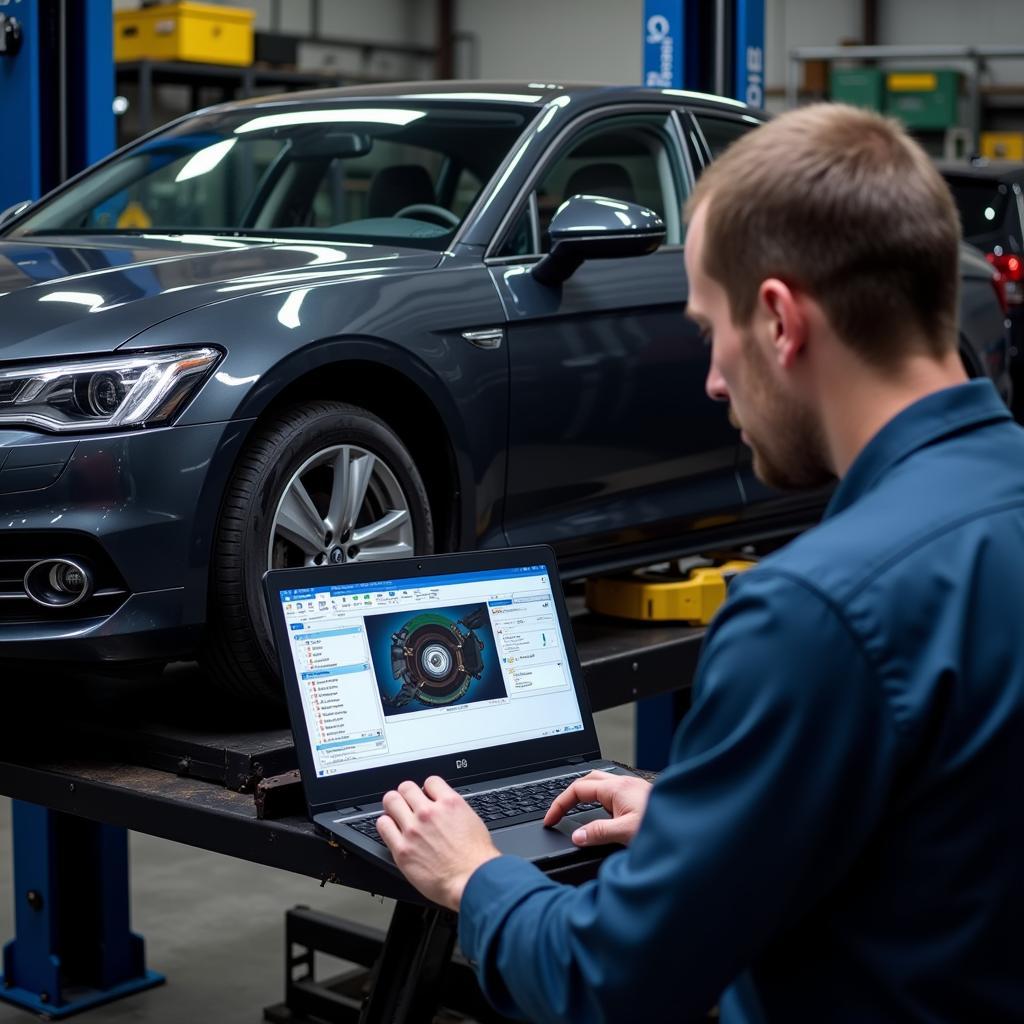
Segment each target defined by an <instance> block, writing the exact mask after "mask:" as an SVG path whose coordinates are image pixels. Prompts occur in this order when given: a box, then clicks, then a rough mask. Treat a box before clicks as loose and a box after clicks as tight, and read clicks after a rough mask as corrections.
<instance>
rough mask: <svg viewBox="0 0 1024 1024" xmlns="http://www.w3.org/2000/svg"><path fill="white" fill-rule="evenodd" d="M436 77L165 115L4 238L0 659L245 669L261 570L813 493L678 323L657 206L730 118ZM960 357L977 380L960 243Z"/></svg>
mask: <svg viewBox="0 0 1024 1024" xmlns="http://www.w3.org/2000/svg"><path fill="white" fill-rule="evenodd" d="M758 118H759V115H758V114H757V113H756V112H754V111H751V110H748V109H747V108H745V107H744V106H743V105H741V104H737V103H734V102H730V101H717V100H714V99H712V98H710V97H704V96H700V95H695V94H690V93H685V92H680V91H674V90H648V89H638V88H598V87H572V86H564V87H563V86H554V85H545V84H521V85H514V86H510V85H493V84H481V83H442V84H439V83H432V84H423V83H416V84H415V85H404V86H400V85H399V86H388V87H378V88H364V89H356V90H352V89H342V90H336V91H330V92H319V93H307V94H300V95H290V96H285V97H277V98H270V99H262V100H259V101H255V102H245V103H237V104H230V105H226V106H222V107H216V108H213V109H211V110H207V111H203V112H200V113H198V114H195V115H192V116H190V117H187V118H184V119H182V120H180V121H178V122H175V123H174V124H172V125H170V126H169V127H168V128H166V129H163V130H161V131H159V132H157V133H154V134H152V135H150V136H147V137H146V138H144V139H142V140H140V141H139V142H137V143H135V144H133V145H132V146H130V147H128V148H126V149H124V150H122V151H121V152H119V153H117V154H115V155H114V156H112V157H111V158H110V159H108V160H106V161H104V162H102V163H100V164H98V165H96V166H95V167H93V168H92V169H90V170H89V171H88V172H86V173H85V174H83V175H80V176H79V177H78V178H76V179H75V180H73V181H72V182H70V183H69V184H68V185H66V186H64V187H62V188H61V189H59V190H57V191H56V192H54V193H52V194H51V195H49V196H47V197H45V198H44V199H43V200H41V201H40V202H38V203H36V204H34V205H33V206H31V207H29V208H27V209H22V210H16V211H13V212H12V213H11V214H10V215H9V216H8V219H7V221H6V223H5V224H4V226H3V228H2V230H0V234H2V235H3V237H2V239H0V360H2V361H0V524H2V525H3V527H4V529H3V531H2V532H0V657H10V658H20V659H25V658H39V659H53V660H59V661H65V660H81V659H88V660H93V661H105V662H109V663H113V662H118V663H125V662H135V661H139V660H156V659H170V658H177V657H184V656H190V655H194V654H199V655H200V656H201V657H202V658H203V660H204V661H205V663H206V664H207V666H208V667H210V668H211V669H212V670H213V672H212V674H213V675H214V676H215V677H216V678H217V679H218V680H219V681H220V682H221V683H222V684H223V685H225V686H227V687H228V688H230V689H232V690H233V691H234V692H236V693H239V694H252V695H269V694H272V693H273V692H275V689H276V680H275V672H274V657H273V651H272V648H271V644H270V639H269V636H268V633H267V630H266V627H265V619H264V611H263V606H262V602H261V595H260V589H259V583H260V578H261V576H262V574H263V572H264V571H265V570H266V569H267V568H268V567H270V566H277V567H280V566H297V565H320V564H324V563H328V562H330V563H341V562H348V561H361V560H364V559H381V558H392V557H398V556H402V555H407V554H409V553H411V552H427V551H431V550H438V549H455V548H465V547H472V546H480V547H493V546H501V545H506V544H519V543H533V542H537V541H545V542H549V543H552V544H553V545H554V546H555V548H556V550H557V551H558V554H559V558H560V560H561V564H562V566H563V568H564V570H565V571H566V572H567V573H568V574H571V575H581V574H584V573H587V572H592V571H595V570H597V569H604V568H608V567H612V566H622V565H627V564H637V563H644V562H651V561H654V560H658V559H662V558H666V557H668V556H670V555H674V554H678V553H682V552H685V551H693V550H697V549H701V548H705V547H707V546H708V545H712V544H716V545H724V544H729V543H733V542H736V541H738V540H746V539H750V538H752V537H755V536H764V535H769V534H777V533H780V532H784V531H788V532H792V531H794V530H796V529H798V528H799V527H801V526H804V525H807V524H808V523H809V522H811V521H812V520H813V518H814V517H815V516H816V514H817V512H818V511H819V510H820V506H821V495H812V496H803V497H799V498H782V497H780V496H778V495H775V494H771V493H770V492H767V491H766V490H765V489H763V488H760V487H759V486H758V485H756V483H755V482H754V481H753V478H752V476H751V474H750V471H749V462H748V461H747V460H746V459H745V454H744V451H743V450H742V448H741V446H740V444H739V440H738V437H737V434H736V432H735V431H734V430H733V429H732V428H731V427H730V426H729V424H728V422H727V418H726V410H725V409H724V408H723V407H721V406H716V405H715V404H713V403H712V402H710V401H708V399H707V398H706V397H705V395H704V390H703V381H704V375H705V372H706V353H705V351H704V349H703V346H702V344H701V342H700V340H699V338H698V336H697V333H696V329H695V328H694V327H692V326H691V325H689V324H688V322H687V321H686V320H684V318H683V316H682V313H683V308H684V305H685V302H686V280H685V274H684V269H683V259H682V243H683V235H684V225H683V223H682V221H681V213H680V211H681V208H682V205H683V202H684V200H685V197H686V195H687V192H688V190H689V189H690V188H691V186H692V183H693V181H694V179H695V177H696V176H697V175H698V174H699V173H700V171H701V169H702V168H703V167H704V166H705V165H706V164H707V163H708V162H709V161H710V160H711V159H712V158H713V156H714V155H715V153H716V152H717V151H718V150H719V149H720V148H721V147H722V146H724V145H726V144H728V142H729V141H731V140H732V139H734V138H736V137H737V136H738V135H740V134H742V133H743V132H745V131H748V130H749V129H750V128H752V127H754V126H755V125H756V124H758V123H759V120H758ZM963 277H964V288H963V296H962V315H961V324H962V340H963V347H962V351H963V355H964V360H965V362H966V363H967V365H968V367H969V369H970V370H971V372H972V373H988V374H990V375H991V376H993V377H994V378H995V379H996V380H997V382H998V383H1000V385H1003V384H1004V383H1005V380H1004V378H1005V358H1006V341H1005V337H1004V332H1003V321H1002V316H1001V314H1000V311H999V308H998V304H997V302H996V299H995V293H994V291H993V288H992V284H991V270H990V268H989V267H988V265H987V264H986V263H985V262H984V260H980V259H976V258H972V257H970V256H968V255H965V257H964V263H963Z"/></svg>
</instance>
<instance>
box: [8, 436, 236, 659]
mask: <svg viewBox="0 0 1024 1024" xmlns="http://www.w3.org/2000/svg"><path fill="white" fill-rule="evenodd" d="M248 426H249V421H245V422H228V423H204V424H197V425H193V426H182V427H167V428H159V429H149V430H138V431H133V432H130V433H121V434H105V435H100V434H93V435H82V436H79V437H72V438H66V437H61V438H53V437H49V436H45V435H41V434H39V433H32V432H28V431H20V430H4V431H0V658H4V659H6V658H15V659H22V658H26V659H45V660H50V661H71V660H74V661H128V660H131V661H135V660H141V659H151V658H170V657H178V656H183V655H187V654H188V653H190V651H191V650H193V649H194V647H195V645H196V642H197V640H198V638H199V634H200V631H201V628H202V623H203V621H204V620H205V615H206V594H207V584H208V579H209V559H210V551H211V547H212V541H213V534H214V531H215V529H216V523H217V516H218V513H219V509H220V501H221V498H222V494H223V490H224V485H225V483H226V480H227V478H228V476H229V474H230V471H231V466H232V465H233V463H234V460H235V458H236V456H237V454H238V451H239V449H240V447H241V444H242V441H243V440H244V437H245V434H246V432H247V429H248ZM61 557H71V558H74V559H75V560H76V561H79V562H83V563H85V564H86V565H87V566H88V567H89V568H90V570H91V571H92V572H93V574H94V576H95V578H96V596H94V597H92V598H90V599H88V600H86V601H83V602H82V603H81V605H79V606H77V607H76V608H74V609H67V610H64V611H60V612H54V611H51V610H50V609H47V608H44V607H42V606H40V605H37V604H35V603H34V602H33V601H32V600H31V599H30V598H28V596H27V595H26V593H25V590H24V587H23V586H22V584H21V578H22V577H23V574H24V571H25V569H26V567H27V566H28V565H30V564H32V563H33V562H34V561H36V560H40V559H43V558H61Z"/></svg>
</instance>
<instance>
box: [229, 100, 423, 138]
mask: <svg viewBox="0 0 1024 1024" xmlns="http://www.w3.org/2000/svg"><path fill="white" fill-rule="evenodd" d="M426 116H427V112H426V111H425V110H398V109H396V108H394V107H365V108H361V109H356V108H349V109H343V110H292V111H289V112H287V113H284V114H264V115H263V116H262V117H254V118H253V119H252V120H251V121H246V122H245V124H241V125H239V126H238V127H237V128H236V129H235V134H236V135H243V134H245V133H246V132H262V131H269V130H270V129H271V128H289V127H292V126H294V125H303V124H393V125H397V126H399V127H404V126H405V125H407V124H411V123H412V122H413V121H418V120H419V119H420V118H421V117H426Z"/></svg>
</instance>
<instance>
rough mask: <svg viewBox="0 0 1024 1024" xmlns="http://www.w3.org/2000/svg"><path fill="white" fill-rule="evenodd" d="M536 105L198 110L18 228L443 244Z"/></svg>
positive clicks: (17, 233) (18, 231)
mask: <svg viewBox="0 0 1024 1024" xmlns="http://www.w3.org/2000/svg"><path fill="white" fill-rule="evenodd" d="M532 114H533V111H532V110H525V111H524V110H522V109H515V108H512V107H510V105H509V104H501V105H498V104H494V105H493V106H484V105H472V106H466V105H463V106H454V105H453V104H452V103H451V102H443V103H434V104H431V103H429V102H419V101H417V102H414V103H412V104H410V103H407V102H396V101H392V102H391V103H388V104H383V103H380V102H373V101H365V100H364V101H361V102H359V103H358V104H356V103H355V102H352V103H348V104H344V105H341V104H337V103H334V104H332V105H317V106H313V105H309V106H297V105H296V106H292V105H287V106H285V105H280V106H267V107H262V108H261V107H251V108H249V109H236V110H232V111H230V112H226V113H211V114H204V115H199V116H197V117H192V118H189V119H188V120H186V121H184V122H182V123H180V124H177V125H175V126H174V127H171V128H169V129H167V130H166V131H164V132H161V133H160V134H158V135H155V136H153V137H152V138H150V139H147V140H145V141H144V142H142V143H140V144H139V145H137V146H134V147H132V148H131V149H129V150H127V151H126V152H124V153H123V154H122V155H120V156H118V157H116V158H115V159H114V160H112V161H111V162H109V163H107V164H105V165H103V166H101V167H98V168H97V169H96V170H95V171H93V172H92V173H90V174H88V175H86V176H85V177H84V178H82V179H81V180H80V181H78V182H76V183H75V184H74V185H72V186H71V187H70V188H68V189H66V190H64V191H63V192H61V193H60V194H59V195H56V196H55V197H54V198H53V199H51V200H49V201H48V202H46V203H44V204H43V205H42V206H41V208H39V209H38V210H37V211H35V212H34V213H32V214H31V215H30V216H29V217H27V218H26V219H25V220H23V221H22V222H21V223H19V224H18V225H17V226H16V227H14V228H13V229H12V230H11V232H10V237H15V238H17V237H25V236H29V235H40V234H90V235H93V234H120V233H133V232H134V233H141V232H145V233H150V232H157V233H159V232H166V233H177V232H201V233H204V234H232V235H256V236H271V237H295V236H297V235H298V236H301V237H304V238H309V237H325V238H330V239H339V240H343V241H351V242H385V243H390V244H395V245H408V246H413V247H417V248H423V249H435V250H441V249H443V248H444V247H445V246H446V244H447V243H448V242H449V241H450V240H451V238H452V236H453V235H454V233H455V231H456V229H457V228H458V226H459V224H460V223H461V222H462V219H463V218H464V217H465V215H466V213H467V212H468V211H469V208H470V207H471V206H472V204H473V201H474V200H475V199H476V197H477V195H479V193H480V191H481V189H482V188H483V187H484V184H485V183H486V182H487V180H488V179H489V178H490V177H491V176H492V175H493V174H494V171H495V170H496V168H497V167H498V165H499V164H500V163H501V160H502V158H503V157H504V156H505V154H506V153H507V152H508V151H509V149H510V148H511V146H512V144H513V143H514V141H515V140H516V138H517V137H518V136H519V134H520V133H521V132H522V130H523V127H524V125H525V124H526V122H527V120H528V118H529V117H531V116H532Z"/></svg>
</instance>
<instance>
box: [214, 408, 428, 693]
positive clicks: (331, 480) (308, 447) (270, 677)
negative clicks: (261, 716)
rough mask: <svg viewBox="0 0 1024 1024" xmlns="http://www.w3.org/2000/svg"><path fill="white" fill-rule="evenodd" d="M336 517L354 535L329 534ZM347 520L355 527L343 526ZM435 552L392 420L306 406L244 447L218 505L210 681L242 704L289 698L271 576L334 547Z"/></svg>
mask: <svg viewBox="0 0 1024 1024" xmlns="http://www.w3.org/2000/svg"><path fill="white" fill-rule="evenodd" d="M367 466H369V467H370V468H368V469H367V468H366V467H367ZM296 481H298V486H296ZM336 481H341V483H336ZM363 481H365V483H363ZM346 484H350V486H347V487H346V486H345V485H346ZM339 488H340V491H339ZM360 488H362V492H363V494H364V495H365V496H364V497H363V498H362V499H359V502H360V503H359V508H357V509H355V511H354V514H353V513H352V511H351V510H350V509H347V508H342V509H341V510H340V511H339V509H338V508H336V507H335V500H336V498H337V496H338V494H339V493H340V494H341V496H342V498H344V495H345V494H346V493H347V494H349V495H355V496H356V497H353V498H352V499H351V501H355V500H357V497H358V495H359V492H360ZM307 495H308V497H309V498H310V500H311V501H312V503H313V505H314V506H315V509H314V510H313V511H317V512H319V513H321V516H322V526H323V527H324V528H325V530H326V537H327V543H328V545H329V546H330V548H331V553H330V554H327V553H321V554H316V553H315V548H316V545H315V544H313V543H312V536H313V535H316V532H315V521H314V520H313V519H312V511H310V513H309V515H310V518H309V519H308V520H302V521H299V516H298V512H300V511H302V510H308V509H309V504H308V503H307V502H306V496H307ZM402 503H404V511H405V512H406V513H407V515H406V518H405V519H404V520H403V519H402V518H401V515H400V512H401V511H402V509H401V508H400V505H401V504H402ZM340 504H341V505H342V506H343V505H345V504H346V502H345V501H344V500H342V501H341V503H340ZM332 514H333V517H334V518H335V519H337V520H339V522H336V523H334V524H333V525H334V526H336V527H337V526H342V527H343V530H347V531H348V536H344V533H343V532H339V534H338V535H333V534H332V531H331V526H332ZM347 519H350V520H352V521H351V522H350V523H347V525H345V524H343V523H342V521H343V520H347ZM389 523H394V525H393V526H388V524H389ZM300 527H301V530H300V529H299V528H300ZM385 527H386V529H385ZM307 528H308V529H307ZM373 530H377V535H376V536H373ZM382 530H383V533H381V531H382ZM316 536H318V535H316ZM343 537H344V539H342V538H343ZM363 537H366V538H368V539H367V540H366V541H365V544H364V547H363V548H361V549H360V548H358V547H357V546H356V544H355V541H356V540H359V539H360V538H363ZM296 538H297V541H298V543H296V542H295V539H296ZM433 544H434V538H433V523H432V519H431V514H430V503H429V501H428V498H427V491H426V488H425V486H424V484H423V480H422V478H421V476H420V473H419V471H418V470H417V468H416V465H415V463H414V462H413V460H412V457H411V456H410V454H409V452H408V450H407V449H406V447H405V446H404V445H403V444H402V442H401V440H400V439H399V438H398V436H397V435H396V434H395V433H394V431H393V430H391V429H390V427H388V426H387V424H386V423H384V422H383V420H381V419H379V418H378V417H376V416H374V415H373V414H372V413H370V412H367V411H366V410H365V409H360V408H358V407H357V406H354V405H349V404H347V403H344V402H333V401H312V402H306V403H303V404H302V405H297V406H294V407H292V408H290V409H287V410H285V411H283V412H281V413H279V414H277V415H275V416H274V418H273V419H272V420H269V421H268V422H267V423H266V424H264V425H262V426H260V427H258V428H257V431H256V433H255V435H254V436H253V438H252V439H251V440H250V442H249V443H248V445H247V446H246V448H245V451H244V452H243V454H242V456H241V457H240V459H239V461H238V464H237V466H236V468H235V471H234V474H233V476H232V478H231V481H230V483H229V484H228V487H227V490H226V492H225V496H224V501H223V504H222V506H221V514H220V520H219V523H218V527H217V534H216V537H215V542H214V552H213V556H212V559H211V566H210V570H211V571H210V592H209V601H208V613H207V627H206V632H205V638H204V642H203V649H202V652H201V657H200V660H201V663H202V665H203V668H204V670H205V672H206V674H207V676H208V677H209V678H210V680H211V682H212V683H213V684H214V685H215V686H217V687H218V688H219V689H221V690H223V691H226V692H227V693H229V694H230V695H232V696H234V697H240V698H244V699H250V700H258V701H264V702H266V701H280V700H281V699H282V693H281V683H280V678H279V670H278V663H277V655H276V653H275V650H274V645H273V641H272V637H271V633H270V625H269V621H268V618H267V611H266V607H265V604H264V599H263V591H262V579H263V574H264V572H266V570H267V569H268V568H282V567H288V566H297V565H303V564H305V565H311V564H327V563H329V562H330V561H331V560H332V557H333V558H337V557H338V555H337V554H336V552H335V549H336V548H340V549H341V550H342V555H341V558H342V559H343V560H344V561H349V560H358V561H370V560H374V559H375V558H377V557H401V555H402V554H403V553H405V554H408V555H409V556H410V557H411V556H413V555H419V554H429V553H430V552H432V551H433ZM300 545H302V546H300ZM406 548H407V549H408V550H407V551H406V550H404V549H406Z"/></svg>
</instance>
